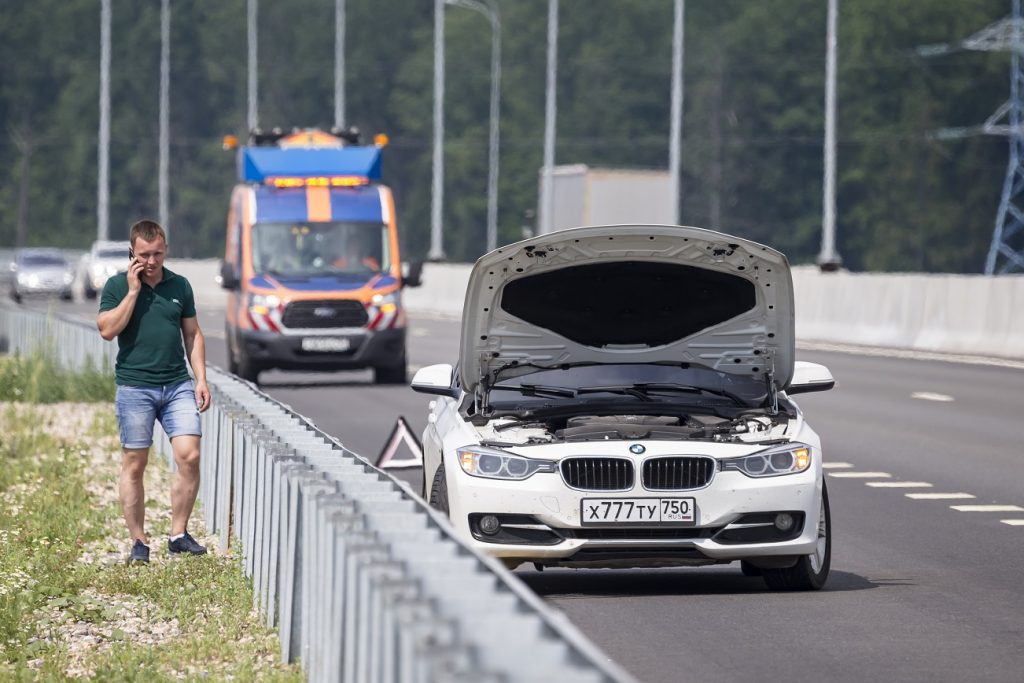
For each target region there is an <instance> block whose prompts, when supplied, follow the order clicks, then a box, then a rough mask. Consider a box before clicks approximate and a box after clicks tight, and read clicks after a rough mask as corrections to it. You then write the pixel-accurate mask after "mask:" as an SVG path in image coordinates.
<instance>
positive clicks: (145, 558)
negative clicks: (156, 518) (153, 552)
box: [128, 538, 149, 565]
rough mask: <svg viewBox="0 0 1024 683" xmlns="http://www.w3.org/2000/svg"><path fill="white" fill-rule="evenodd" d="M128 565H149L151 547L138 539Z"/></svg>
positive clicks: (133, 546)
mask: <svg viewBox="0 0 1024 683" xmlns="http://www.w3.org/2000/svg"><path fill="white" fill-rule="evenodd" d="M128 564H129V565H132V564H149V546H148V545H146V544H145V543H143V542H142V541H140V540H139V539H137V538H136V539H135V543H134V544H133V545H132V551H131V553H130V554H129V555H128Z"/></svg>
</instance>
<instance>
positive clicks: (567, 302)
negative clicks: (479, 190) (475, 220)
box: [412, 225, 834, 590]
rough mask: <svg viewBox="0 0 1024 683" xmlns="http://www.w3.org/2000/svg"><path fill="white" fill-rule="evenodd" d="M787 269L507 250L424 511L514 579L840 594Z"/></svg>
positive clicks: (535, 243) (615, 237) (475, 279)
mask: <svg viewBox="0 0 1024 683" xmlns="http://www.w3.org/2000/svg"><path fill="white" fill-rule="evenodd" d="M794 356H795V347H794V321H793V288H792V280H791V275H790V268H789V264H788V262H787V261H786V258H785V257H784V256H783V255H782V254H781V253H779V252H777V251H775V250H773V249H770V248H769V247H766V246H762V245H760V244H757V243H755V242H751V241H748V240H744V239H740V238H737V237H732V236H729V235H724V234H721V233H717V232H712V231H708V230H702V229H699V228H689V227H673V226H640V225H636V226H604V227H591V228H578V229H574V230H565V231H561V232H556V233H552V234H548V235H543V236H540V237H536V238H533V239H530V240H526V241H523V242H519V243H516V244H512V245H510V246H507V247H502V248H500V249H497V250H495V251H492V252H491V253H489V254H486V255H485V256H483V257H482V258H481V259H480V260H479V261H477V263H476V265H475V266H474V268H473V271H472V274H471V275H470V280H469V285H468V288H467V295H466V302H465V308H464V310H463V318H462V344H461V353H460V356H459V361H458V365H457V366H452V365H447V364H444V365H432V366H428V367H424V368H421V369H420V370H419V371H418V372H417V373H416V375H415V377H414V379H413V381H412V388H413V389H414V390H416V391H419V392H423V393H428V394H434V395H436V396H437V398H436V400H434V401H432V402H431V404H430V414H429V416H428V425H427V428H426V430H425V432H424V434H423V447H424V491H423V494H424V497H425V498H426V499H427V500H428V501H429V502H430V504H431V505H432V506H434V507H435V508H437V509H438V510H441V511H443V512H444V513H445V514H447V515H448V516H449V518H450V520H451V523H452V525H453V526H454V528H455V530H456V532H457V533H458V534H459V535H461V536H462V537H463V538H464V539H465V540H466V541H467V542H468V543H470V544H471V545H474V546H476V547H478V548H480V549H481V550H483V551H485V552H488V553H490V554H491V555H493V556H496V557H498V558H501V559H502V560H504V561H505V563H506V564H507V565H508V566H510V567H514V566H516V565H518V564H519V563H521V562H533V563H534V564H535V565H536V566H538V568H543V567H545V566H567V567H634V566H643V567H661V566H687V565H690V566H699V565H707V564H722V563H729V562H734V561H739V562H740V563H741V568H742V570H743V572H744V573H745V574H747V575H751V576H753V575H760V576H762V577H763V579H764V581H765V582H766V584H767V585H768V586H769V588H772V589H776V590H810V589H819V588H821V587H822V586H824V584H825V581H826V579H827V577H828V573H829V567H830V561H831V560H830V558H831V535H830V531H831V530H830V516H829V515H830V513H829V504H828V493H827V491H826V488H825V483H824V480H823V477H822V458H823V455H822V450H821V443H820V440H819V438H818V435H817V434H815V432H814V431H813V430H812V429H811V427H810V426H809V425H808V424H807V423H806V422H804V418H803V414H802V413H801V411H800V409H799V407H798V406H797V405H796V403H795V402H794V401H793V400H792V399H791V398H790V397H791V396H792V395H793V394H796V393H800V392H808V391H823V390H827V389H830V388H832V386H833V385H834V381H833V379H832V375H831V374H830V373H829V371H828V370H827V368H825V367H823V366H821V365H817V364H813V363H804V362H798V361H796V360H795V357H794Z"/></svg>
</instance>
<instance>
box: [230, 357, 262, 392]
mask: <svg viewBox="0 0 1024 683" xmlns="http://www.w3.org/2000/svg"><path fill="white" fill-rule="evenodd" d="M235 368H236V369H235V374H236V375H238V376H239V377H241V378H242V379H244V380H245V381H246V382H252V383H253V384H257V385H258V384H259V383H260V370H261V368H260V366H258V365H257V364H256V363H254V362H253V361H252V359H251V358H249V357H248V356H246V355H245V351H239V353H238V358H237V359H236V361H235Z"/></svg>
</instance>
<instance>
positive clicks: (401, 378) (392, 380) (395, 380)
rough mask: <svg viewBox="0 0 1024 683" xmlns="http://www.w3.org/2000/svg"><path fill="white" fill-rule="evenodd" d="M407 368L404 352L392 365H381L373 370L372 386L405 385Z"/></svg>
mask: <svg viewBox="0 0 1024 683" xmlns="http://www.w3.org/2000/svg"><path fill="white" fill-rule="evenodd" d="M408 374H409V368H408V364H407V363H406V359H405V351H402V358H401V360H399V361H398V362H397V363H395V364H394V365H382V366H379V367H375V368H374V369H373V382H374V384H405V383H406V381H407V380H408Z"/></svg>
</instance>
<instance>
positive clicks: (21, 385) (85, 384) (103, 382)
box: [0, 353, 116, 403]
mask: <svg viewBox="0 0 1024 683" xmlns="http://www.w3.org/2000/svg"><path fill="white" fill-rule="evenodd" d="M115 391H116V386H115V384H114V371H113V369H112V368H109V367H106V366H104V367H99V368H97V367H95V366H91V365H90V366H89V367H87V368H86V369H84V370H82V371H79V372H71V371H69V370H65V369H63V368H60V367H59V366H57V365H56V364H55V363H53V361H52V360H50V358H49V357H48V356H47V355H46V354H45V353H36V354H33V355H32V356H29V357H21V356H6V357H3V358H0V401H25V402H28V403H59V402H62V401H76V402H93V401H113V400H114V392H115Z"/></svg>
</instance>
